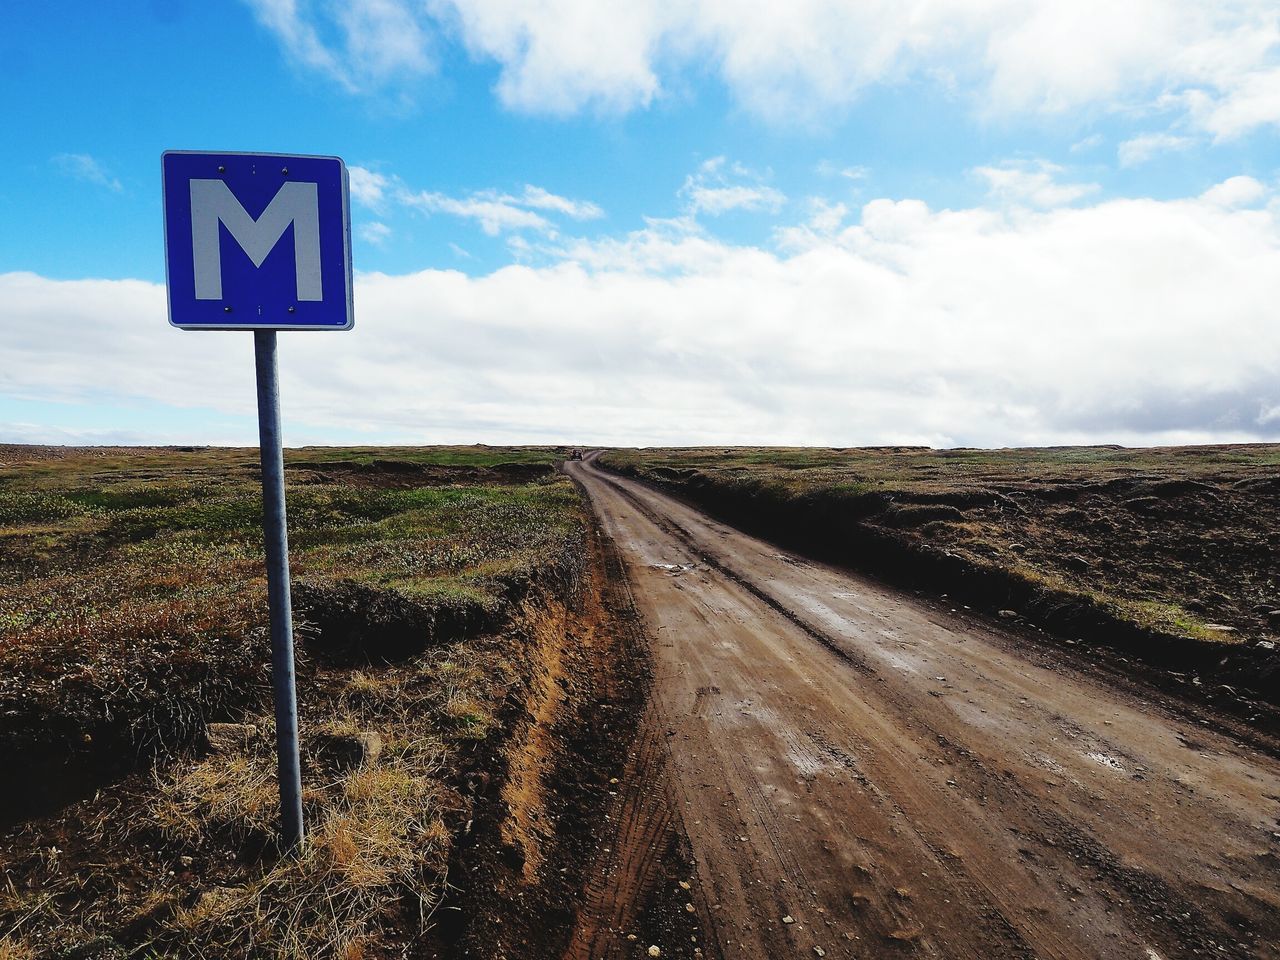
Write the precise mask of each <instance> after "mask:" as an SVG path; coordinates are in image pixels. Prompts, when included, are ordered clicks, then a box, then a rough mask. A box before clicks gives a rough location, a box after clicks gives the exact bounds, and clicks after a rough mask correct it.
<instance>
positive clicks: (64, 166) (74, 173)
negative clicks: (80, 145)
mask: <svg viewBox="0 0 1280 960" xmlns="http://www.w3.org/2000/svg"><path fill="white" fill-rule="evenodd" d="M53 164H54V166H55V167H57V168H58V170H59V171H61V172H62V173H63V174H64V175H66V176H68V177H73V178H75V179H76V180H83V181H84V182H85V183H92V184H96V185H97V186H99V187H106V188H107V189H108V190H110V191H111V192H112V193H120V192H121V191H122V190H124V185H123V184H121V183H120V181H119V180H117V179H116V178H115V177H113V176H112V175H111V174H110V173H108V172H107V169H106V167H104V166H103V165H102V164H101V163H100V162H98V160H96V159H95V158H93V157H91V156H90V155H89V154H87V153H59V154H58V155H56V156H55V157H54V158H53Z"/></svg>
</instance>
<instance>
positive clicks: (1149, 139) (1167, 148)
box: [1116, 133, 1195, 167]
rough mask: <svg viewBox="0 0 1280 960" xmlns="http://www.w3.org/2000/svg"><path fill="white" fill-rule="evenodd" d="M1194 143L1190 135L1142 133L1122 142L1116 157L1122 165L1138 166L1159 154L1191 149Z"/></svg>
mask: <svg viewBox="0 0 1280 960" xmlns="http://www.w3.org/2000/svg"><path fill="white" fill-rule="evenodd" d="M1194 145H1195V140H1193V139H1192V138H1190V137H1179V136H1175V135H1174V134H1171V133H1142V134H1139V135H1138V136H1136V137H1133V138H1132V139H1130V140H1125V141H1124V142H1123V143H1121V144H1120V146H1119V148H1118V149H1117V150H1116V157H1117V159H1119V161H1120V166H1122V167H1136V166H1139V165H1141V164H1144V163H1146V162H1147V161H1148V160H1150V159H1151V158H1152V157H1154V156H1156V155H1158V154H1161V153H1171V152H1173V151H1175V150H1189V149H1190V148H1191V147H1193V146H1194Z"/></svg>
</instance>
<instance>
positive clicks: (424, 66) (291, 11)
mask: <svg viewBox="0 0 1280 960" xmlns="http://www.w3.org/2000/svg"><path fill="white" fill-rule="evenodd" d="M245 2H246V3H247V4H248V5H249V7H250V8H251V9H252V10H253V12H254V14H255V15H256V16H257V18H258V21H259V22H260V23H261V24H262V25H263V26H264V27H266V28H267V29H268V30H270V31H271V32H272V33H273V34H275V36H276V38H277V39H278V40H279V41H280V43H281V45H282V46H283V47H284V48H285V50H286V52H287V53H288V54H289V55H290V56H291V57H292V58H293V59H294V60H295V61H297V62H298V63H300V64H302V65H303V66H305V67H308V68H310V69H314V70H318V71H320V72H322V73H326V74H328V75H329V76H330V77H331V78H332V79H334V80H335V81H337V83H339V84H340V85H341V86H343V87H344V88H346V89H347V90H348V91H350V92H353V93H355V92H360V91H369V90H372V89H374V88H376V87H377V86H379V85H381V84H384V83H387V82H389V81H393V80H401V79H405V78H411V77H418V76H421V75H423V74H428V73H431V72H432V71H433V70H434V69H435V64H434V61H433V59H432V57H431V56H430V53H429V50H430V44H431V28H430V25H429V24H426V23H424V22H423V20H422V18H421V17H420V16H419V14H418V13H417V12H416V11H415V9H414V5H413V4H410V3H406V2H404V0H344V2H342V3H325V2H319V0H245Z"/></svg>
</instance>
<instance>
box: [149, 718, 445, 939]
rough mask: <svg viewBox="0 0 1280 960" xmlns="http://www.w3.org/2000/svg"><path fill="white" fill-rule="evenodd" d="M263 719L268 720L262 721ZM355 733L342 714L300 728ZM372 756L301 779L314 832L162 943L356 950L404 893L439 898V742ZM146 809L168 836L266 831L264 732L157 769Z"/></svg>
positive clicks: (431, 901)
mask: <svg viewBox="0 0 1280 960" xmlns="http://www.w3.org/2000/svg"><path fill="white" fill-rule="evenodd" d="M264 725H265V722H264ZM360 732H362V727H361V724H360V720H359V718H358V717H356V716H355V715H351V714H343V713H338V714H336V715H334V716H331V717H329V718H327V719H325V720H324V721H322V722H319V723H317V724H314V725H311V726H308V727H306V728H304V730H303V742H304V745H305V744H306V743H307V742H308V740H309V739H311V738H312V737H314V736H316V735H318V734H320V733H324V734H326V735H332V734H356V733H360ZM397 746H398V748H397V749H396V750H393V751H388V752H387V753H386V754H385V755H384V757H383V758H382V759H381V760H380V761H378V762H375V763H373V764H371V765H368V766H365V767H363V768H360V769H356V770H352V771H350V772H348V773H346V774H344V775H339V776H337V777H336V778H334V779H332V780H329V781H327V782H323V783H310V784H308V785H307V789H306V803H307V806H308V815H309V826H310V831H311V832H310V834H309V836H308V838H307V844H306V847H305V849H304V850H303V852H302V853H301V855H300V856H297V857H292V858H289V857H286V858H284V859H281V860H279V861H278V862H276V863H275V865H274V866H271V867H269V869H267V870H266V872H265V873H259V874H257V875H256V876H255V875H252V874H247V875H246V876H245V877H244V878H243V879H244V881H245V882H244V883H243V884H241V885H237V886H216V887H213V888H212V889H209V890H206V891H205V892H204V893H203V894H201V895H200V896H199V898H198V899H196V901H195V902H194V903H193V904H191V905H190V906H188V907H187V908H185V909H182V910H179V911H178V912H177V913H176V914H175V915H174V916H173V918H172V919H171V920H170V921H168V923H167V925H166V926H167V929H166V931H165V933H164V934H162V935H161V937H160V941H161V942H168V943H171V944H172V945H173V946H175V947H179V946H180V948H181V950H182V952H183V953H184V954H188V953H189V954H190V955H192V956H196V957H210V958H212V957H219V956H227V955H249V954H252V955H254V956H267V957H280V958H284V957H322V956H323V957H362V956H366V955H367V954H368V952H369V950H370V949H371V948H372V946H373V945H374V944H375V942H376V937H377V930H378V920H379V919H381V918H385V917H388V916H390V915H393V914H395V912H396V911H398V910H403V909H404V908H405V905H406V903H408V904H410V905H411V906H412V908H413V909H414V910H416V911H417V912H418V913H419V914H420V915H423V916H425V915H426V914H428V913H429V912H430V911H431V910H432V909H434V907H435V905H436V901H437V898H438V896H439V890H440V884H439V883H438V882H436V879H435V878H437V877H442V876H443V874H444V872H445V869H446V866H447V862H448V855H449V850H450V839H451V838H450V835H449V831H448V829H447V828H446V826H445V824H444V821H443V819H442V811H443V808H442V802H441V800H442V790H443V788H442V786H441V782H440V775H441V772H442V763H443V747H442V745H441V744H440V742H439V741H438V740H437V739H435V738H433V737H430V736H420V737H418V738H417V739H414V738H411V737H409V738H406V737H402V738H401V739H400V740H399V741H397ZM158 786H159V790H158V791H157V796H156V799H155V802H154V803H153V804H152V807H151V809H150V811H149V813H148V816H147V817H146V819H147V820H149V821H150V822H152V823H154V824H155V825H157V826H159V827H160V828H161V829H162V830H163V831H164V832H165V834H166V835H167V836H168V837H169V838H170V839H172V840H176V841H179V842H183V843H188V844H191V845H198V844H200V843H201V842H202V839H205V838H209V837H217V836H229V837H232V838H236V839H243V838H246V837H249V836H251V835H253V834H254V833H257V834H258V835H259V836H267V835H269V831H270V830H271V829H272V828H273V827H274V823H275V818H276V802H277V794H276V786H275V768H274V759H273V756H272V754H271V751H270V739H269V738H265V739H261V740H259V741H258V742H257V743H256V744H255V752H254V753H253V754H252V755H250V756H230V757H229V756H222V755H215V756H211V757H208V758H206V759H204V760H202V761H200V762H198V763H196V764H195V765H194V766H192V767H190V768H188V769H187V770H185V771H182V772H180V773H177V774H174V775H171V776H167V777H160V778H158Z"/></svg>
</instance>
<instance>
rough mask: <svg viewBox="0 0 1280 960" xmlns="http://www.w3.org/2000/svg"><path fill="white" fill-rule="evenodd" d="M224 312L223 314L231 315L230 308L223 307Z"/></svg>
mask: <svg viewBox="0 0 1280 960" xmlns="http://www.w3.org/2000/svg"><path fill="white" fill-rule="evenodd" d="M222 312H223V313H230V312H231V308H230V307H223V308H222Z"/></svg>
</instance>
